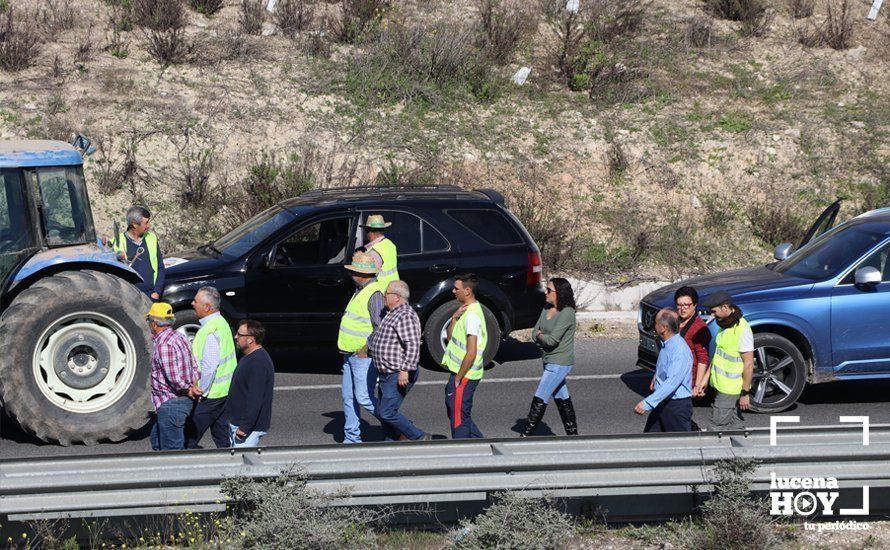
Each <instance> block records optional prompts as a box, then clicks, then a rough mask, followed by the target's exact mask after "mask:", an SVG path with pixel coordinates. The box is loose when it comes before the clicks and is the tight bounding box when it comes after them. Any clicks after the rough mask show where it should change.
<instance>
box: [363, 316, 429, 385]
mask: <svg viewBox="0 0 890 550" xmlns="http://www.w3.org/2000/svg"><path fill="white" fill-rule="evenodd" d="M368 348H369V349H370V350H371V355H372V356H373V357H374V365H375V366H376V367H377V370H378V371H380V372H383V373H394V372H400V371H403V370H404V371H412V370H417V363H418V362H420V318H419V317H418V316H417V313H416V312H415V311H414V309H413V308H412V307H411V306H410V305H408V304H402V305H400V306H399V307H397V308H395V309H394V310H392V311H390V312H389V313H387V314H386V316H384V317H383V320H382V321H380V324H379V325H377V328H375V329H374V333H373V334H371V337H370V338H368Z"/></svg>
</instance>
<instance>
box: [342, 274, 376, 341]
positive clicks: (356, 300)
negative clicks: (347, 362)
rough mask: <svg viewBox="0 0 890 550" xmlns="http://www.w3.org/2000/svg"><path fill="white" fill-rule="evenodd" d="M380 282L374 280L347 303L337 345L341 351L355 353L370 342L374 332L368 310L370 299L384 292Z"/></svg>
mask: <svg viewBox="0 0 890 550" xmlns="http://www.w3.org/2000/svg"><path fill="white" fill-rule="evenodd" d="M382 288H386V287H385V286H381V285H380V282H379V281H377V280H373V281H371V282H370V283H368V284H366V285H365V286H364V288H362V289H361V290H359V291H358V292H356V293H355V294H353V295H352V299H351V300H349V303H348V304H347V305H346V311H345V312H344V313H343V317H342V318H340V335H339V336H338V337H337V347H338V348H339V349H340V351H344V352H346V353H354V352H356V351H358V350H360V349H362V348H363V347H365V344H367V343H368V337H369V336H371V333H372V332H374V325H372V324H371V312H370V311H368V300H370V299H371V295H373V294H374V293H375V292H383V290H381V289H382Z"/></svg>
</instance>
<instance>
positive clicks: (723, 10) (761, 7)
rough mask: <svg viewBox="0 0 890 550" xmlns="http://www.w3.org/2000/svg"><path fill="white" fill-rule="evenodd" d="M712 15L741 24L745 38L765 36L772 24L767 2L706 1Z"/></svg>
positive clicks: (749, 0) (761, 0)
mask: <svg viewBox="0 0 890 550" xmlns="http://www.w3.org/2000/svg"><path fill="white" fill-rule="evenodd" d="M704 2H705V6H706V8H707V9H708V11H710V12H711V13H712V14H714V15H715V16H717V17H719V18H721V19H728V20H730V21H738V22H739V23H741V25H742V26H741V33H742V35H744V36H763V34H764V33H766V31H767V30H768V29H769V25H770V23H771V22H772V12H771V11H770V10H769V9H767V7H768V4H767V2H766V0H704Z"/></svg>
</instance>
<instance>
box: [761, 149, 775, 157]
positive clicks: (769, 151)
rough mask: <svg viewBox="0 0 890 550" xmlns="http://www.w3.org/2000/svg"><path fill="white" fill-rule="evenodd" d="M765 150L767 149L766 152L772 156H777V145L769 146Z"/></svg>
mask: <svg viewBox="0 0 890 550" xmlns="http://www.w3.org/2000/svg"><path fill="white" fill-rule="evenodd" d="M764 151H766V154H767V155H769V156H771V157H774V156H776V148H775V147H767V148H766V149H764Z"/></svg>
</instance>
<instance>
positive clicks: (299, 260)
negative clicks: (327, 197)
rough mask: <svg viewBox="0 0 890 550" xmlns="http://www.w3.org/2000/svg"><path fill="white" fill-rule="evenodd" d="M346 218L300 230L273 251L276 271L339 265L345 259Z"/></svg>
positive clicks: (347, 219) (347, 237) (347, 242)
mask: <svg viewBox="0 0 890 550" xmlns="http://www.w3.org/2000/svg"><path fill="white" fill-rule="evenodd" d="M349 220H350V218H348V217H345V218H334V219H331V220H324V221H320V222H316V223H313V224H312V225H309V226H306V227H303V228H301V229H300V230H299V231H297V232H296V233H294V234H292V235H291V236H290V237H288V238H286V239H285V240H283V241H281V242H280V243H278V245H276V247H275V253H274V256H273V258H274V265H276V266H280V267H286V266H302V265H324V264H339V263H342V262H343V261H344V260H345V259H346V253H347V250H346V249H347V247H348V245H349Z"/></svg>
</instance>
